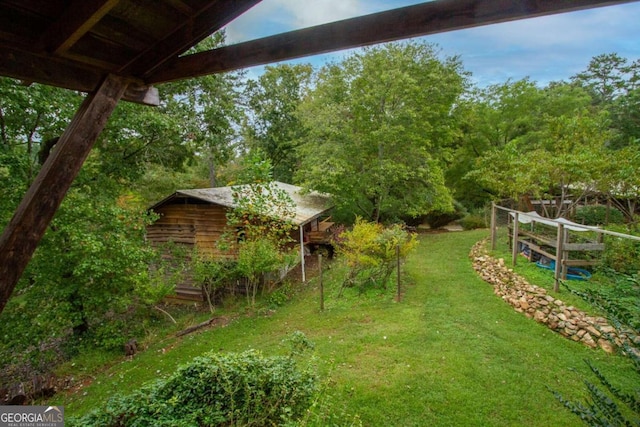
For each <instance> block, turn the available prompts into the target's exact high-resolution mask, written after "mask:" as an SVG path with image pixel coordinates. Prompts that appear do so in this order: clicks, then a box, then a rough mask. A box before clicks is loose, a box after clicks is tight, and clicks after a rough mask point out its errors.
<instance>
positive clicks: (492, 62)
mask: <svg viewBox="0 0 640 427" xmlns="http://www.w3.org/2000/svg"><path fill="white" fill-rule="evenodd" d="M416 3H421V1H419V0H315V1H308V0H263V1H262V2H261V3H259V4H258V5H257V6H255V7H254V8H253V9H251V10H249V11H248V12H247V13H245V14H244V15H243V16H241V17H240V18H238V19H237V20H235V21H233V22H232V23H230V24H229V25H228V27H227V43H228V44H233V43H237V42H241V41H246V40H251V39H255V38H259V37H265V36H268V35H272V34H277V33H280V32H285V31H291V30H296V29H299V28H304V27H309V26H313V25H318V24H323V23H326V22H331V21H336V20H340V19H346V18H351V17H354V16H360V15H366V14H369V13H375V12H380V11H383V10H389V9H394V8H397V7H403V6H407V5H411V4H416ZM417 40H424V41H427V42H431V43H435V44H437V45H438V46H439V47H440V48H441V50H442V54H443V55H445V56H454V55H458V56H460V58H461V60H462V63H463V64H464V68H465V69H466V70H467V71H470V72H471V73H472V75H473V80H474V82H475V83H477V84H478V85H479V86H486V85H488V84H494V83H503V82H505V81H506V80H507V79H509V78H511V79H515V80H517V79H522V78H525V77H529V78H530V79H531V80H534V81H536V82H538V83H539V84H540V85H546V84H547V83H549V82H550V81H557V80H568V79H569V78H570V77H571V76H572V75H574V74H576V73H578V72H580V71H582V70H584V69H586V67H587V65H588V64H589V61H590V60H591V58H592V57H594V56H596V55H599V54H602V53H612V52H616V53H618V54H619V55H620V56H622V57H625V58H627V59H630V60H636V59H640V2H635V3H629V4H624V5H618V6H608V7H601V8H596V9H590V10H586V11H580V12H571V13H565V14H561V15H552V16H547V17H541V18H533V19H527V20H520V21H514V22H509V23H504V24H496V25H490V26H484V27H478V28H472V29H468V30H460V31H453V32H448V33H443V34H437V35H432V36H427V37H421V38H418V39H417ZM348 54H349V51H341V52H337V53H332V54H325V55H316V56H310V57H306V58H301V59H298V60H295V61H292V62H296V63H300V62H303V63H311V64H313V65H314V66H316V67H319V66H322V65H323V64H325V63H326V62H328V61H340V60H341V59H342V58H344V57H345V56H346V55H348ZM262 69H263V68H262V67H254V68H252V69H249V70H248V76H247V77H248V78H255V77H256V76H258V75H259V74H260V73H261V72H262Z"/></svg>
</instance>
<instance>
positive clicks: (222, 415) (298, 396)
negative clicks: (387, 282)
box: [70, 332, 318, 427]
mask: <svg viewBox="0 0 640 427" xmlns="http://www.w3.org/2000/svg"><path fill="white" fill-rule="evenodd" d="M289 341H290V345H291V351H290V354H289V356H271V357H266V356H264V355H262V354H261V353H260V352H258V351H255V350H250V351H246V352H243V353H229V354H220V353H209V354H207V355H204V356H200V357H196V358H194V360H193V361H191V362H190V363H188V364H186V365H184V366H181V367H180V368H178V369H177V370H176V372H175V373H173V374H172V375H170V376H169V377H168V378H167V379H165V380H159V381H157V382H156V383H154V384H152V385H149V386H146V387H144V388H141V389H140V390H137V391H135V392H134V393H132V394H127V395H124V396H115V397H112V398H111V399H109V402H107V404H106V405H105V406H104V407H103V408H101V409H99V410H96V411H94V412H92V413H91V414H89V415H87V416H85V417H82V418H80V419H77V420H72V421H71V422H70V425H75V426H87V427H93V426H98V425H99V426H104V427H117V426H133V425H145V426H166V427H179V426H185V427H186V426H195V425H198V426H266V425H285V424H288V423H292V422H293V421H295V420H298V419H300V418H302V417H303V415H305V412H306V411H307V409H308V408H309V407H310V406H311V403H312V399H313V398H314V396H315V394H316V393H317V390H318V384H317V376H316V374H315V373H314V372H313V369H312V368H311V367H306V368H300V367H299V366H298V362H297V360H296V358H295V356H299V355H300V354H301V353H302V352H303V351H304V350H306V349H308V348H309V347H312V346H313V344H312V343H311V342H310V341H309V340H308V339H307V338H306V336H304V334H302V333H300V332H296V333H294V334H293V335H292V337H291V338H290V340H289Z"/></svg>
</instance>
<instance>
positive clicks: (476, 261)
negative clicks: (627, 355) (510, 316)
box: [469, 239, 628, 353]
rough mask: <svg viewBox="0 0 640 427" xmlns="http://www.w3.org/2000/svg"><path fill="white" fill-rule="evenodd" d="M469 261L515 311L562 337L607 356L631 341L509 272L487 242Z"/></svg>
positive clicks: (475, 248) (474, 249)
mask: <svg viewBox="0 0 640 427" xmlns="http://www.w3.org/2000/svg"><path fill="white" fill-rule="evenodd" d="M469 257H470V258H471V260H472V262H473V269H474V270H475V271H476V272H477V273H478V274H479V275H480V277H481V278H482V279H483V280H484V281H485V282H488V283H489V284H491V285H493V291H494V292H495V294H496V295H498V296H499V297H500V298H502V299H503V300H504V301H505V302H507V303H508V304H510V305H511V306H513V308H514V309H515V310H516V311H517V312H519V313H523V314H524V315H525V316H527V317H529V318H532V319H534V320H535V321H536V322H538V323H542V324H545V325H547V326H548V327H549V329H551V330H553V331H555V332H558V333H559V334H560V335H562V336H564V337H566V338H569V339H571V340H572V341H576V342H580V343H582V344H584V345H586V346H589V347H591V348H597V347H600V348H601V349H603V350H604V351H606V352H607V353H613V352H615V346H614V345H613V344H612V340H613V341H614V342H615V343H616V345H617V346H622V342H623V341H626V340H627V339H628V338H627V336H626V335H624V334H621V335H620V336H619V335H618V331H617V330H616V329H615V328H614V327H613V326H611V325H610V324H609V323H608V321H607V319H605V318H603V317H594V316H589V315H588V314H587V313H585V312H584V311H581V310H578V309H577V308H575V307H573V306H567V305H565V303H564V302H563V301H561V300H559V299H556V298H554V297H553V296H551V295H548V294H547V290H546V289H545V288H541V287H539V286H536V285H532V284H530V283H529V282H527V280H526V279H524V278H523V277H521V276H519V275H518V274H516V273H514V272H513V270H512V269H510V268H507V267H506V266H505V263H504V259H502V258H500V259H495V258H493V257H491V256H490V255H489V254H488V253H487V250H486V239H485V240H481V241H479V242H478V243H476V244H475V245H473V247H472V248H471V252H470V253H469ZM611 339H612V340H611Z"/></svg>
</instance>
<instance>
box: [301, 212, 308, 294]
mask: <svg viewBox="0 0 640 427" xmlns="http://www.w3.org/2000/svg"><path fill="white" fill-rule="evenodd" d="M303 227H304V226H303V225H301V226H300V267H301V269H302V283H306V282H307V275H306V273H305V271H304V229H303Z"/></svg>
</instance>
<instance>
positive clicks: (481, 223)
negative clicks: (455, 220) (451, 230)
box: [460, 214, 487, 230]
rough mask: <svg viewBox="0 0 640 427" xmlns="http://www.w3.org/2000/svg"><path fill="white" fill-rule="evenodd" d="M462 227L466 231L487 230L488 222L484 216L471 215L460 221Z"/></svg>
mask: <svg viewBox="0 0 640 427" xmlns="http://www.w3.org/2000/svg"><path fill="white" fill-rule="evenodd" d="M460 225H461V226H462V228H464V229H465V230H475V229H477V228H486V227H487V222H486V221H485V219H484V216H482V215H478V214H469V215H467V216H465V217H464V218H462V219H461V220H460Z"/></svg>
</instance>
